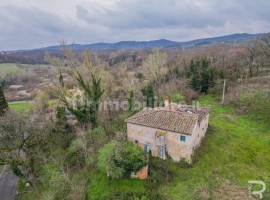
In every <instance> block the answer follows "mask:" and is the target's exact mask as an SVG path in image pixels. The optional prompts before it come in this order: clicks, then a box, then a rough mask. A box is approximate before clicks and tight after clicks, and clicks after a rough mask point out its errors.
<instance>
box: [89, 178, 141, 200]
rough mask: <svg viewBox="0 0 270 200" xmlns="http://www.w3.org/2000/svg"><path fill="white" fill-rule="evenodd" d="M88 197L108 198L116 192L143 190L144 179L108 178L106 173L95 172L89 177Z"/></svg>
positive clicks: (97, 199)
mask: <svg viewBox="0 0 270 200" xmlns="http://www.w3.org/2000/svg"><path fill="white" fill-rule="evenodd" d="M89 182H90V183H89V187H88V190H87V192H88V197H89V199H91V200H100V199H110V197H111V196H112V195H114V194H116V193H121V192H127V191H128V192H135V193H136V192H144V191H145V188H144V186H145V181H142V180H137V179H127V178H124V179H120V180H112V179H108V177H107V176H106V174H102V173H97V174H95V175H94V176H91V177H90V179H89Z"/></svg>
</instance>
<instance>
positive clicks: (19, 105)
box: [8, 101, 29, 111]
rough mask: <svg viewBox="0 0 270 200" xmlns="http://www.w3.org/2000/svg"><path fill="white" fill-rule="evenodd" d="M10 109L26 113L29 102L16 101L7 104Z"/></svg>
mask: <svg viewBox="0 0 270 200" xmlns="http://www.w3.org/2000/svg"><path fill="white" fill-rule="evenodd" d="M8 105H9V107H10V109H12V110H16V111H27V110H28V109H29V102H27V101H17V102H10V103H8Z"/></svg>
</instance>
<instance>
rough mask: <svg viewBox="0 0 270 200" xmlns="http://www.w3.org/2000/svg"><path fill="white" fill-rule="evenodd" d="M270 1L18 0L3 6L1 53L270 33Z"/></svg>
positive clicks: (1, 13) (0, 4)
mask: <svg viewBox="0 0 270 200" xmlns="http://www.w3.org/2000/svg"><path fill="white" fill-rule="evenodd" d="M269 9H270V1H269V0H260V1H254V0H238V1H235V0H227V1H220V0H181V1H179V0H166V1H164V0H147V1H145V0H103V1H95V0H76V1H75V0H66V1H65V3H63V1H60V0H47V1H41V0H28V1H23V0H13V1H10V2H8V1H6V2H5V3H1V2H0V30H1V31H0V44H1V45H0V50H13V49H25V48H34V47H43V46H48V45H55V44H57V43H58V42H59V41H60V40H63V39H64V40H67V41H69V42H72V41H75V42H77V43H92V42H99V41H104V42H114V41H120V40H154V39H160V38H166V39H171V40H177V41H185V40H191V39H196V38H202V37H212V36H218V35H225V34H232V33H236V32H248V33H257V32H269V31H270V30H269V27H270V15H269V14H268V11H269Z"/></svg>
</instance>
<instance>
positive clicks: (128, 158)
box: [97, 140, 146, 179]
mask: <svg viewBox="0 0 270 200" xmlns="http://www.w3.org/2000/svg"><path fill="white" fill-rule="evenodd" d="M145 165H146V159H145V155H144V154H143V152H142V150H141V149H140V148H139V147H137V146H136V145H134V144H133V143H131V142H127V141H125V142H118V141H116V140H112V141H111V142H109V143H108V144H106V145H105V146H104V147H103V148H102V149H100V151H99V155H98V163H97V166H98V168H99V169H100V170H101V171H103V172H107V173H108V175H109V176H110V177H111V178H114V179H117V178H122V177H123V176H124V175H125V174H129V173H131V172H133V171H138V170H139V169H141V168H142V167H143V166H145Z"/></svg>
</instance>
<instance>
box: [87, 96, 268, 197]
mask: <svg viewBox="0 0 270 200" xmlns="http://www.w3.org/2000/svg"><path fill="white" fill-rule="evenodd" d="M199 102H200V103H201V104H207V105H212V106H211V114H210V121H209V126H210V127H209V128H208V133H207V135H206V137H205V139H204V142H203V144H202V146H201V147H200V148H199V149H198V150H197V153H196V160H197V162H196V163H195V164H194V165H193V166H192V167H191V168H181V167H180V166H179V164H178V163H173V164H171V166H170V170H171V171H172V172H173V174H174V178H173V179H172V180H171V181H169V182H164V184H161V185H160V186H159V189H158V190H159V191H160V192H161V194H163V195H164V197H165V199H175V200H178V199H183V200H189V199H190V200H191V199H198V200H199V199H200V200H201V199H239V200H241V199H248V181H249V180H264V181H265V183H266V185H267V187H268V189H267V191H266V192H265V193H264V194H265V199H270V196H269V195H270V193H269V192H270V181H269V180H270V178H269V177H270V124H268V123H267V121H265V120H259V119H263V118H264V117H267V116H261V118H258V115H260V113H253V114H245V115H237V114H236V108H235V107H234V106H224V107H223V106H220V105H218V104H219V102H220V101H218V99H217V98H215V97H213V96H205V97H202V98H201V99H200V100H199ZM268 117H269V116H268ZM162 162H163V161H162ZM150 167H151V166H150ZM118 185H119V187H118ZM123 185H124V186H123ZM144 189H145V182H144V181H136V182H134V180H128V179H123V180H119V181H111V180H108V179H106V176H105V175H104V177H103V176H101V175H96V176H95V177H91V178H90V187H89V188H88V191H89V195H91V196H94V197H99V196H100V197H104V198H105V197H107V198H109V194H110V192H111V191H113V192H116V191H122V192H123V191H127V190H129V191H138V190H141V191H143V190H144ZM93 199H95V198H93ZM96 199H98V198H96ZM101 199H102V198H101Z"/></svg>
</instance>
